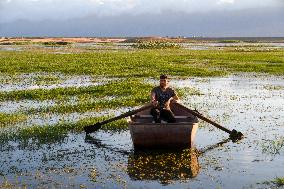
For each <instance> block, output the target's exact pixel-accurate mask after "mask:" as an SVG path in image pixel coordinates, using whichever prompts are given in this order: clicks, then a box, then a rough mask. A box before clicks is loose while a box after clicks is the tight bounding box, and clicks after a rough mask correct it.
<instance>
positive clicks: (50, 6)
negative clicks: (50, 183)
mask: <svg viewBox="0 0 284 189" xmlns="http://www.w3.org/2000/svg"><path fill="white" fill-rule="evenodd" d="M279 1H281V0H261V1H259V0H0V22H2V23H3V22H11V21H14V20H18V19H25V20H48V19H52V20H66V19H73V18H78V17H85V16H87V15H98V16H113V15H119V14H123V13H124V14H130V15H131V14H132V15H133V14H141V13H156V14H158V13H161V12H167V11H171V12H188V13H194V12H208V11H223V10H224V9H228V10H234V9H246V8H258V7H269V6H277V4H279ZM277 2H278V3H277Z"/></svg>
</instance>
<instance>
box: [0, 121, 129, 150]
mask: <svg viewBox="0 0 284 189" xmlns="http://www.w3.org/2000/svg"><path fill="white" fill-rule="evenodd" d="M109 118H110V117H106V116H102V117H91V118H85V119H82V120H80V121H78V122H76V123H70V122H61V123H58V124H56V125H44V126H37V125H31V126H28V127H25V128H17V129H16V130H11V131H10V132H9V133H6V132H4V133H3V132H2V133H0V142H1V144H2V145H4V144H5V143H6V142H8V141H11V140H14V141H19V142H22V143H28V142H30V140H33V141H34V142H36V143H38V144H46V143H54V142H58V141H61V140H63V139H64V137H65V136H67V134H68V133H70V132H82V131H83V128H84V127H85V126H86V125H93V124H95V123H97V122H100V121H103V120H106V119H109ZM127 128H128V125H127V122H126V120H124V119H122V120H117V121H114V122H111V123H108V124H106V125H104V126H103V127H102V128H101V130H113V131H121V130H125V129H127Z"/></svg>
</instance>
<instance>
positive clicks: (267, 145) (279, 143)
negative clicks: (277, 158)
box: [262, 137, 284, 155]
mask: <svg viewBox="0 0 284 189" xmlns="http://www.w3.org/2000/svg"><path fill="white" fill-rule="evenodd" d="M283 147H284V137H280V138H279V139H276V140H270V139H269V140H264V142H263V143H262V152H263V153H265V154H270V155H277V154H280V151H281V149H282V148H283Z"/></svg>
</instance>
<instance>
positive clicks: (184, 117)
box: [130, 104, 197, 123]
mask: <svg viewBox="0 0 284 189" xmlns="http://www.w3.org/2000/svg"><path fill="white" fill-rule="evenodd" d="M171 110H172V112H173V113H174V115H175V118H176V120H177V123H192V122H196V120H197V118H196V117H195V116H194V115H192V114H190V113H188V112H187V111H185V107H183V106H178V104H171ZM150 111H151V108H149V109H146V110H144V111H141V112H139V113H137V114H135V115H133V116H131V117H130V120H131V122H132V123H154V119H153V116H152V115H151V114H150ZM162 123H163V120H162ZM164 123H166V122H164Z"/></svg>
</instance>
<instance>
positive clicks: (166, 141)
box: [128, 103, 198, 149]
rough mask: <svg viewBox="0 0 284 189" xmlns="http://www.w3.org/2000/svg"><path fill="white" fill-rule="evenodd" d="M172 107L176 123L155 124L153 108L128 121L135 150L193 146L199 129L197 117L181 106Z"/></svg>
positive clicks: (176, 104) (174, 105)
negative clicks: (152, 113)
mask: <svg viewBox="0 0 284 189" xmlns="http://www.w3.org/2000/svg"><path fill="white" fill-rule="evenodd" d="M170 106H171V110H172V111H173V113H174V115H175V118H176V120H177V122H176V123H165V122H162V123H154V121H153V117H152V115H151V114H150V111H151V107H149V108H148V109H146V110H143V111H141V112H138V113H137V114H135V115H133V116H131V117H130V119H128V125H129V130H130V134H131V138H132V141H133V145H134V149H153V148H155V149H157V148H159V149H169V148H179V149H181V148H190V147H192V146H193V143H194V139H195V135H196V131H197V128H198V123H197V122H198V120H197V118H196V116H194V115H192V114H190V113H189V112H188V111H187V108H186V107H184V106H183V105H181V104H178V103H172V104H171V105H170Z"/></svg>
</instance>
